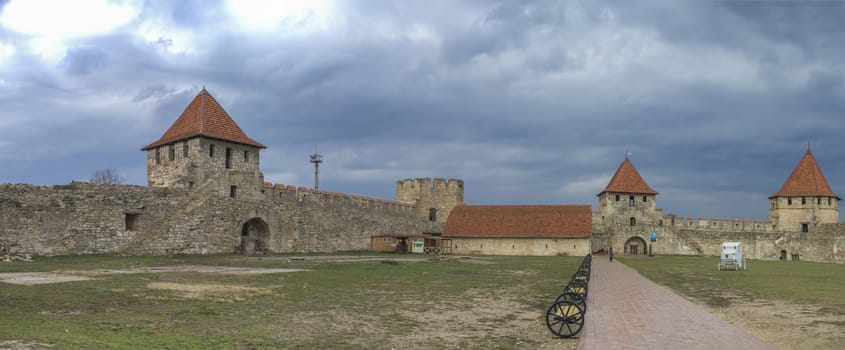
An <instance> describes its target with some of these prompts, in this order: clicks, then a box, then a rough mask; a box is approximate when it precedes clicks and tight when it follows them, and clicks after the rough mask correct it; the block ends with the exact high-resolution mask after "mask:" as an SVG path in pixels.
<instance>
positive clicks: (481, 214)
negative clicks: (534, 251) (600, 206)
mask: <svg viewBox="0 0 845 350" xmlns="http://www.w3.org/2000/svg"><path fill="white" fill-rule="evenodd" d="M592 234H593V228H592V212H591V208H590V205H458V206H456V207H455V208H454V209H452V211H451V212H450V213H449V218H448V219H447V220H446V225H445V226H444V228H443V236H444V237H550V238H557V237H559V238H581V237H584V238H586V237H591V236H592Z"/></svg>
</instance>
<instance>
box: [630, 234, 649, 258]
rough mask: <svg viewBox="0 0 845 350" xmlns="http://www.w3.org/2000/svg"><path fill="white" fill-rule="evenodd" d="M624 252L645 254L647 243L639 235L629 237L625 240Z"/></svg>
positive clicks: (646, 252)
mask: <svg viewBox="0 0 845 350" xmlns="http://www.w3.org/2000/svg"><path fill="white" fill-rule="evenodd" d="M625 254H627V255H647V254H648V245H646V243H645V240H644V239H642V238H640V237H636V236H635V237H631V238H628V240H627V241H625Z"/></svg>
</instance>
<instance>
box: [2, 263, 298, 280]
mask: <svg viewBox="0 0 845 350" xmlns="http://www.w3.org/2000/svg"><path fill="white" fill-rule="evenodd" d="M300 271H310V270H307V269H271V268H252V267H232V266H203V265H173V266H157V267H144V268H136V269H124V270H63V271H55V272H5V273H0V282H5V283H11V284H22V285H35V284H46V283H61V282H72V281H87V280H92V279H94V278H96V277H98V276H103V275H113V274H126V273H132V274H135V273H167V272H199V273H219V274H230V275H261V274H268V273H286V272H300Z"/></svg>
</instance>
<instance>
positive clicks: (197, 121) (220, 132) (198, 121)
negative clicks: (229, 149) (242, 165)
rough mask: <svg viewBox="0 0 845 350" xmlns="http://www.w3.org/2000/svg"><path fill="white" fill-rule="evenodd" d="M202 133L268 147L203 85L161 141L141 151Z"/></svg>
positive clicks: (202, 134) (210, 136) (209, 136)
mask: <svg viewBox="0 0 845 350" xmlns="http://www.w3.org/2000/svg"><path fill="white" fill-rule="evenodd" d="M198 136H205V137H208V138H213V139H218V140H224V141H230V142H235V143H240V144H244V145H249V146H255V147H258V148H266V146H264V145H262V144H261V143H260V142H258V141H255V140H253V139H251V138H249V136H246V134H245V133H244V131H243V130H241V128H240V127H239V126H238V124H236V123H235V121H234V120H232V117H230V116H229V113H226V111H225V110H224V109H223V107H222V106H220V103H218V102H217V100H215V99H214V96H211V94H210V93H208V91H207V90H206V89H205V88H202V91H200V93H199V94H197V97H194V100H193V101H191V103H190V104H188V107H185V111H184V112H182V115H180V116H179V118H178V119H176V121H175V122H173V125H171V126H170V129H167V131H166V132H165V133H164V135H162V136H161V138H160V139H159V140H158V141H156V142H153V143H151V144H149V145H147V146H146V147H144V148H142V149H141V150H143V151H146V150H148V149H151V148H155V147H158V146H161V145H166V144H168V143H173V142H177V141H181V140H185V139H189V138H193V137H198Z"/></svg>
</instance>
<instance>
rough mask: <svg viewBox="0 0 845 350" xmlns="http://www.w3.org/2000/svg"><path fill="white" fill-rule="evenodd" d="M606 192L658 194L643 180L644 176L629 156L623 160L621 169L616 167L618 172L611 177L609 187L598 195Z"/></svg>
mask: <svg viewBox="0 0 845 350" xmlns="http://www.w3.org/2000/svg"><path fill="white" fill-rule="evenodd" d="M605 192H615V193H633V194H653V195H657V191H655V190H653V189H652V188H651V187H648V184H646V183H645V180H643V177H642V176H640V173H639V172H638V171H637V168H635V167H634V164H633V163H631V161H630V160H628V158H625V160H624V161H622V164H620V165H619V169H616V174H613V178H612V179H610V182H609V183H608V184H607V187H605V188H604V191H601V193H599V194H598V195H599V196H600V195H602V193H605Z"/></svg>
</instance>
